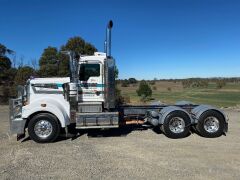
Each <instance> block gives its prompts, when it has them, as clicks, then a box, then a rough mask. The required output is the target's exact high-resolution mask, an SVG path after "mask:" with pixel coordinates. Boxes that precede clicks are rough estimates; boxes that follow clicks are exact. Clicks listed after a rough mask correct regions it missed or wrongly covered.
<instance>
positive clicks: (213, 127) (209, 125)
mask: <svg viewBox="0 0 240 180" xmlns="http://www.w3.org/2000/svg"><path fill="white" fill-rule="evenodd" d="M204 129H205V131H207V132H209V133H215V132H217V131H218V129H219V120H218V119H217V118H216V117H214V116H209V117H207V118H206V119H205V120H204Z"/></svg>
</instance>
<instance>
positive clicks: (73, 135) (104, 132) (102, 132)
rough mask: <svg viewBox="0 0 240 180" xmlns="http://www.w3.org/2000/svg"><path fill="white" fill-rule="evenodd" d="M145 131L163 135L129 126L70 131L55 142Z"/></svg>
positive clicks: (28, 138) (156, 130)
mask: <svg viewBox="0 0 240 180" xmlns="http://www.w3.org/2000/svg"><path fill="white" fill-rule="evenodd" d="M147 130H152V131H153V132H154V133H156V134H159V135H161V134H162V135H164V134H163V132H162V131H161V130H160V128H149V127H142V126H138V125H129V126H124V127H120V128H113V129H88V130H72V131H70V133H69V134H68V136H66V134H65V133H64V132H62V133H61V134H60V136H59V137H58V138H57V139H56V141H55V142H60V141H65V140H67V139H71V140H72V141H74V140H76V139H78V138H80V137H81V136H84V135H86V136H87V137H88V138H101V137H125V136H127V135H128V134H130V133H132V132H133V131H147ZM191 134H198V133H197V132H196V131H195V129H194V128H191V130H190V132H189V134H188V135H187V136H186V137H185V138H187V137H188V136H190V135H191ZM198 135H199V134H198ZM29 140H31V139H30V137H29V136H27V137H26V138H24V139H23V140H22V141H21V142H26V141H29Z"/></svg>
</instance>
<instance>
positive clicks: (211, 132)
mask: <svg viewBox="0 0 240 180" xmlns="http://www.w3.org/2000/svg"><path fill="white" fill-rule="evenodd" d="M224 127H225V119H224V117H223V116H222V115H221V114H220V113H219V112H217V111H213V110H208V111H206V112H204V113H203V114H202V115H201V116H200V118H199V120H198V123H197V125H196V129H197V131H198V133H199V134H200V135H202V136H204V137H209V138H214V137H219V136H221V135H222V134H223V131H224Z"/></svg>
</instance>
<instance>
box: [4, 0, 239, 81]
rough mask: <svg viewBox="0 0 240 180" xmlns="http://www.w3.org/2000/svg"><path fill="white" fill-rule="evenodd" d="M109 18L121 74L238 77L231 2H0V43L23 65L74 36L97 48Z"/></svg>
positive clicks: (234, 7) (235, 3)
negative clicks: (15, 55) (13, 53)
mask: <svg viewBox="0 0 240 180" xmlns="http://www.w3.org/2000/svg"><path fill="white" fill-rule="evenodd" d="M110 19H112V20H113V29H112V56H113V57H114V58H115V59H116V64H117V67H118V69H119V78H121V79H125V78H130V77H134V78H137V79H139V80H140V79H153V78H157V79H169V78H189V77H240V1H238V0H138V1H137V0H115V1H114V0H0V43H2V44H4V45H5V46H7V47H8V48H9V49H12V50H14V51H15V52H16V54H17V57H20V56H22V57H24V61H25V63H28V62H29V61H30V60H31V59H34V58H35V59H39V58H40V56H41V53H42V52H43V50H44V48H46V47H48V46H54V47H57V48H59V47H60V46H61V45H63V44H65V43H66V42H67V40H68V39H69V38H70V37H74V36H81V37H82V38H83V39H85V40H86V41H87V42H90V43H92V44H93V45H94V46H95V47H96V48H97V49H98V51H103V49H104V48H103V44H104V43H103V42H104V39H105V30H106V25H107V23H108V21H109V20H110Z"/></svg>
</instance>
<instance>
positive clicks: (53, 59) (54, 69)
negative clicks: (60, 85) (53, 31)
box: [39, 46, 59, 77]
mask: <svg viewBox="0 0 240 180" xmlns="http://www.w3.org/2000/svg"><path fill="white" fill-rule="evenodd" d="M58 60H59V59H58V50H57V48H55V47H51V46H49V47H48V48H46V49H44V51H43V53H42V55H41V58H40V60H39V66H40V69H39V74H40V76H42V77H53V76H57V75H58V64H57V63H58Z"/></svg>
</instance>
